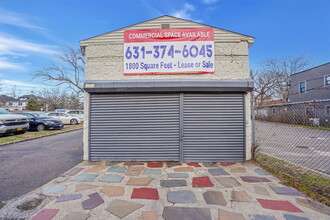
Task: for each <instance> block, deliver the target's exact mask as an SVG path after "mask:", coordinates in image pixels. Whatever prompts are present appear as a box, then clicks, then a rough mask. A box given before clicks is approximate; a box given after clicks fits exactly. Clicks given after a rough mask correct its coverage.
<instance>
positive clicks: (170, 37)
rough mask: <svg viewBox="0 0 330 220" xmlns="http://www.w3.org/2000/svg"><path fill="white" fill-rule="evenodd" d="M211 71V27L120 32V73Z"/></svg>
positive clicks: (200, 72) (212, 63) (212, 58)
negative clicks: (122, 71) (121, 65)
mask: <svg viewBox="0 0 330 220" xmlns="http://www.w3.org/2000/svg"><path fill="white" fill-rule="evenodd" d="M185 73H198V74H203V73H214V33H213V29H212V28H194V29H151V30H129V31H125V32H124V74H125V75H144V74H185Z"/></svg>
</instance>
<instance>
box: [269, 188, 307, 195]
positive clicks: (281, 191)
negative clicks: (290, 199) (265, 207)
mask: <svg viewBox="0 0 330 220" xmlns="http://www.w3.org/2000/svg"><path fill="white" fill-rule="evenodd" d="M270 188H271V189H272V190H273V191H274V192H275V193H277V194H279V195H291V196H301V193H300V192H299V191H297V190H295V189H292V188H290V187H284V186H283V187H277V186H271V187H270Z"/></svg>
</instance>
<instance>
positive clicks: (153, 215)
mask: <svg viewBox="0 0 330 220" xmlns="http://www.w3.org/2000/svg"><path fill="white" fill-rule="evenodd" d="M138 220H157V212H153V211H144V212H142V214H141V216H140V217H139V218H138Z"/></svg>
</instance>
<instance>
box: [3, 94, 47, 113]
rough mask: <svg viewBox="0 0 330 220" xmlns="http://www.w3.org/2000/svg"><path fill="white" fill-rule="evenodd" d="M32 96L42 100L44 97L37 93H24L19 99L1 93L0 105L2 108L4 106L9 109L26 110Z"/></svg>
mask: <svg viewBox="0 0 330 220" xmlns="http://www.w3.org/2000/svg"><path fill="white" fill-rule="evenodd" d="M31 98H33V99H36V100H38V101H42V97H39V96H35V95H23V96H20V97H18V99H15V98H13V97H10V96H7V95H0V105H1V108H4V109H6V110H8V111H22V110H26V105H27V102H28V101H29V99H31Z"/></svg>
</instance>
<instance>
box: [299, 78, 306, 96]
mask: <svg viewBox="0 0 330 220" xmlns="http://www.w3.org/2000/svg"><path fill="white" fill-rule="evenodd" d="M302 82H304V83H305V92H300V91H301V89H300V83H302ZM298 85H299V86H298V89H299V94H306V92H307V82H306V80H303V81H300V82H298Z"/></svg>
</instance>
